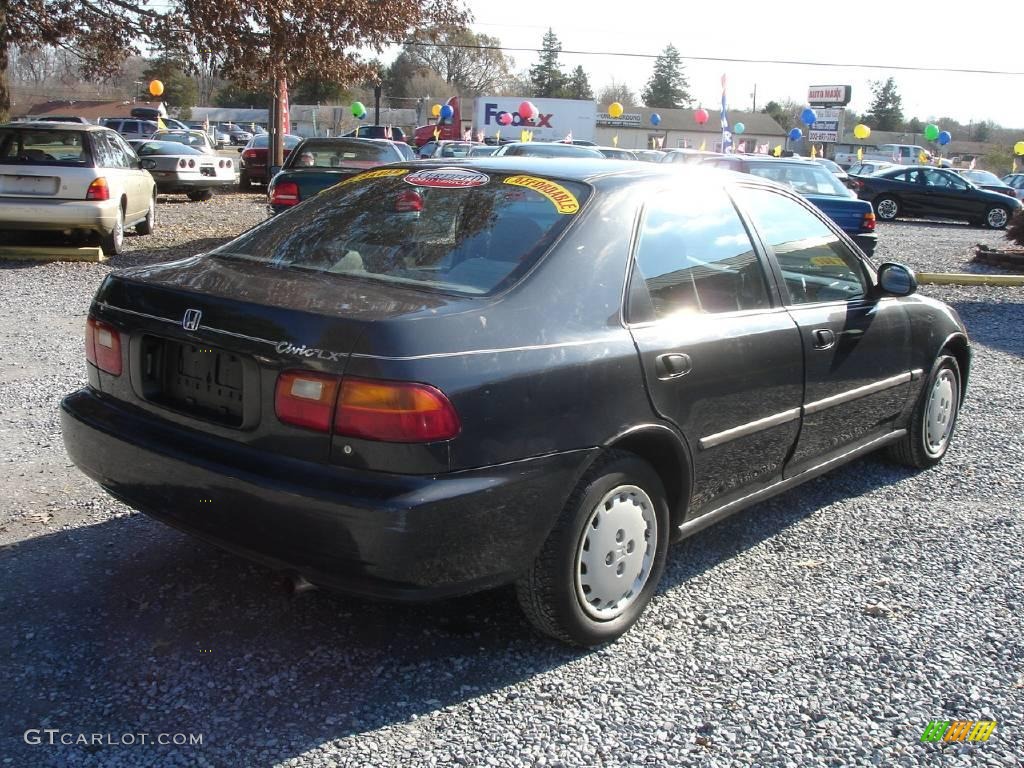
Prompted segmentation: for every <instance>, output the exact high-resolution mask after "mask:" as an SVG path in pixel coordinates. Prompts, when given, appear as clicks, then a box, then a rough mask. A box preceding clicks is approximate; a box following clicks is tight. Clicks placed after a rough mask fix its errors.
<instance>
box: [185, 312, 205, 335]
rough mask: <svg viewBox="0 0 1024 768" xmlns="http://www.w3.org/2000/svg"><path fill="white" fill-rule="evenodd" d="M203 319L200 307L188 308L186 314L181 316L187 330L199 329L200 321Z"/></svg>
mask: <svg viewBox="0 0 1024 768" xmlns="http://www.w3.org/2000/svg"><path fill="white" fill-rule="evenodd" d="M202 319H203V312H202V310H199V309H186V310H185V316H184V317H183V318H181V327H182V328H184V329H185V330H186V331H196V330H199V321H200V320H202Z"/></svg>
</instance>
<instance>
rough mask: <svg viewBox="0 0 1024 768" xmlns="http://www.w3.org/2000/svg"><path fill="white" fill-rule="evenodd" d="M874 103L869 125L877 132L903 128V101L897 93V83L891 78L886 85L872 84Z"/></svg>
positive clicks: (879, 82)
mask: <svg viewBox="0 0 1024 768" xmlns="http://www.w3.org/2000/svg"><path fill="white" fill-rule="evenodd" d="M871 93H872V94H874V97H875V98H874V101H872V102H871V108H870V109H869V110H868V125H870V126H871V127H872V128H874V129H875V130H877V131H898V130H900V128H902V127H903V99H902V97H900V95H899V94H898V93H897V92H896V82H895V81H894V80H893V79H892V78H891V77H890V78H889V79H888V80H886V81H885V82H884V83H883V82H882V81H881V80H875V81H872V83H871Z"/></svg>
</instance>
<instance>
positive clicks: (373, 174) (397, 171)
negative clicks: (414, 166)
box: [334, 168, 409, 187]
mask: <svg viewBox="0 0 1024 768" xmlns="http://www.w3.org/2000/svg"><path fill="white" fill-rule="evenodd" d="M408 172H409V169H408V168H378V169H377V170H376V171H365V172H364V173H357V174H356V175H355V176H349V177H348V178H347V179H343V180H342V181H339V182H338V183H337V184H335V185H334V186H336V187H343V186H345V185H346V184H351V183H353V182H356V181H366V180H367V179H382V178H385V177H387V176H404V175H405V174H407V173H408Z"/></svg>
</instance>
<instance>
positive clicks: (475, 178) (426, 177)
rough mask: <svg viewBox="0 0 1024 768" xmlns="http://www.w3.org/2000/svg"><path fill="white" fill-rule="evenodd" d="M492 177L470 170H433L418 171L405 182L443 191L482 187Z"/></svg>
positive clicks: (406, 178)
mask: <svg viewBox="0 0 1024 768" xmlns="http://www.w3.org/2000/svg"><path fill="white" fill-rule="evenodd" d="M490 180H491V177H490V176H488V175H487V174H486V173H480V171H471V170H469V169H468V168H431V169H430V170H424V171H416V173H410V174H409V175H408V176H406V177H405V181H407V182H408V183H409V184H413V185H415V186H417V187H437V188H441V189H465V188H467V187H482V186H483V185H484V184H486V183H487V182H489V181H490Z"/></svg>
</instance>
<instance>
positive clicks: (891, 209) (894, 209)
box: [875, 195, 900, 221]
mask: <svg viewBox="0 0 1024 768" xmlns="http://www.w3.org/2000/svg"><path fill="white" fill-rule="evenodd" d="M875 215H877V216H878V218H880V219H881V220H882V221H895V220H896V217H897V216H899V215H900V202H899V200H897V199H896V198H895V197H890V196H889V195H883V196H882V197H879V198H878V199H877V200H875Z"/></svg>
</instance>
